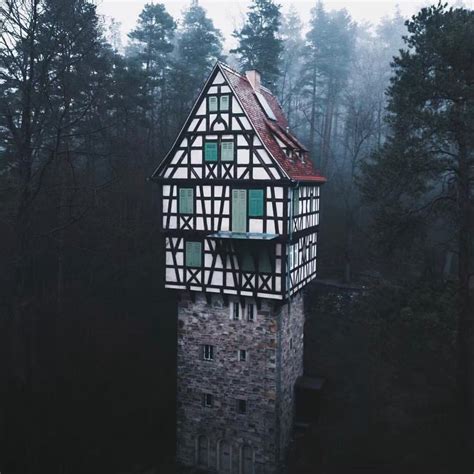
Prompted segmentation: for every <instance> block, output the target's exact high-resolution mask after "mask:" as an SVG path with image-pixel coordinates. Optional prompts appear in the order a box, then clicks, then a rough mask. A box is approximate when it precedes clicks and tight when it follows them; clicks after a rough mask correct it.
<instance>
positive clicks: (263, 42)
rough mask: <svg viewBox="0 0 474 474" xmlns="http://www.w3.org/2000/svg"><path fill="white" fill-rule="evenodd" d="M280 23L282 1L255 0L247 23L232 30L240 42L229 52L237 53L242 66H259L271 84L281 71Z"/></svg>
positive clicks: (253, 67)
mask: <svg viewBox="0 0 474 474" xmlns="http://www.w3.org/2000/svg"><path fill="white" fill-rule="evenodd" d="M280 24H281V13H280V5H277V4H275V3H274V1H273V0H253V2H252V4H251V6H250V8H249V11H248V13H247V20H246V22H245V24H244V25H243V27H242V28H241V29H240V30H239V31H237V30H236V31H234V33H233V36H234V37H235V38H237V39H238V41H239V46H238V47H237V48H235V49H233V50H231V51H230V52H231V53H236V54H237V55H238V57H239V60H240V65H241V67H242V68H244V69H247V70H249V69H257V70H259V71H260V73H261V74H262V78H263V81H264V83H266V84H268V85H274V84H275V82H276V80H277V79H278V76H279V74H280V60H281V53H282V51H283V41H282V40H281V38H279V35H278V33H279V28H280Z"/></svg>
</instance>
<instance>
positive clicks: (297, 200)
mask: <svg viewBox="0 0 474 474" xmlns="http://www.w3.org/2000/svg"><path fill="white" fill-rule="evenodd" d="M299 208H300V194H299V190H298V189H293V215H294V216H296V215H297V214H298V212H299Z"/></svg>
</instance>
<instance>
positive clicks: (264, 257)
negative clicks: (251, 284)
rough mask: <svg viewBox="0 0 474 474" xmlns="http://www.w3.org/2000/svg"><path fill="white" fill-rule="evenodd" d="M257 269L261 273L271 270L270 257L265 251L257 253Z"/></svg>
mask: <svg viewBox="0 0 474 474" xmlns="http://www.w3.org/2000/svg"><path fill="white" fill-rule="evenodd" d="M258 269H259V271H260V272H261V273H270V272H271V271H272V266H271V264H270V257H269V256H268V254H267V253H265V252H262V253H260V255H259V261H258Z"/></svg>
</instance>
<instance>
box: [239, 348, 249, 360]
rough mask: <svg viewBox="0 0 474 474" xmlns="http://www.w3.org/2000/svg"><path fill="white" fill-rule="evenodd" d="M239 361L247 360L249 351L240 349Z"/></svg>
mask: <svg viewBox="0 0 474 474" xmlns="http://www.w3.org/2000/svg"><path fill="white" fill-rule="evenodd" d="M239 362H247V351H246V350H245V349H239Z"/></svg>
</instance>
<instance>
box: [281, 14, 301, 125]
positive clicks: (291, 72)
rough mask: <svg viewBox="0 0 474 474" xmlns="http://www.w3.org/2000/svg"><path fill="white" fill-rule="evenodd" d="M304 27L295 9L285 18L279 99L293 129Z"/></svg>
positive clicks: (295, 119) (282, 32)
mask: <svg viewBox="0 0 474 474" xmlns="http://www.w3.org/2000/svg"><path fill="white" fill-rule="evenodd" d="M302 29H303V25H302V23H301V19H300V17H299V16H298V13H297V12H296V9H295V8H294V7H291V9H290V11H289V13H288V14H287V15H284V16H283V21H282V26H281V36H282V39H283V53H282V59H281V76H280V79H279V87H278V89H279V97H280V102H281V104H282V107H283V108H284V110H285V112H286V116H287V118H288V122H289V123H290V125H291V126H292V127H294V126H297V120H298V117H297V116H296V112H297V106H298V101H299V100H300V93H299V92H300V87H299V85H300V80H299V78H300V73H301V57H302V53H303V49H304V42H303V38H302V36H301V31H302Z"/></svg>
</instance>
